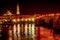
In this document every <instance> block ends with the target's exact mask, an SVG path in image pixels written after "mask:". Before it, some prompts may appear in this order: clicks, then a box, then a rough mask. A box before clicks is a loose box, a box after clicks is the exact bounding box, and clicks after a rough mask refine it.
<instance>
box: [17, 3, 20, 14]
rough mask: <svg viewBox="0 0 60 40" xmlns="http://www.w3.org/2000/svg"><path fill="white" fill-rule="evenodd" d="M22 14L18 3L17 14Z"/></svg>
mask: <svg viewBox="0 0 60 40" xmlns="http://www.w3.org/2000/svg"><path fill="white" fill-rule="evenodd" d="M19 14H20V10H19V4H17V15H19Z"/></svg>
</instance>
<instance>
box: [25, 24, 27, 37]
mask: <svg viewBox="0 0 60 40" xmlns="http://www.w3.org/2000/svg"><path fill="white" fill-rule="evenodd" d="M27 28H28V24H25V35H26V36H27Z"/></svg>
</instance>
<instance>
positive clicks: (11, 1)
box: [0, 0, 60, 15]
mask: <svg viewBox="0 0 60 40" xmlns="http://www.w3.org/2000/svg"><path fill="white" fill-rule="evenodd" d="M17 2H18V3H19V5H20V9H21V14H22V15H25V14H34V13H36V14H45V13H57V12H60V4H59V2H57V1H23V0H20V1H18V0H8V1H7V0H5V1H4V0H0V15H1V14H3V13H5V12H6V11H7V10H10V11H11V12H12V13H16V4H17Z"/></svg>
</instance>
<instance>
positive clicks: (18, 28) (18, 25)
mask: <svg viewBox="0 0 60 40" xmlns="http://www.w3.org/2000/svg"><path fill="white" fill-rule="evenodd" d="M17 36H18V40H20V24H17Z"/></svg>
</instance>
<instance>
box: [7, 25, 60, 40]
mask: <svg viewBox="0 0 60 40" xmlns="http://www.w3.org/2000/svg"><path fill="white" fill-rule="evenodd" d="M21 26H23V24H22V25H21V24H14V26H13V27H12V28H13V30H11V29H10V30H9V33H8V34H9V36H8V39H7V40H55V39H58V40H60V36H59V35H58V36H57V35H55V38H54V36H53V30H51V29H48V28H44V27H39V29H38V27H35V24H29V26H28V24H25V27H24V28H25V29H24V28H23V27H22V29H21ZM7 31H8V30H7ZM21 31H23V33H22V32H21ZM21 33H22V34H23V35H22V36H21ZM39 34H40V35H39ZM39 36H40V37H39Z"/></svg>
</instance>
